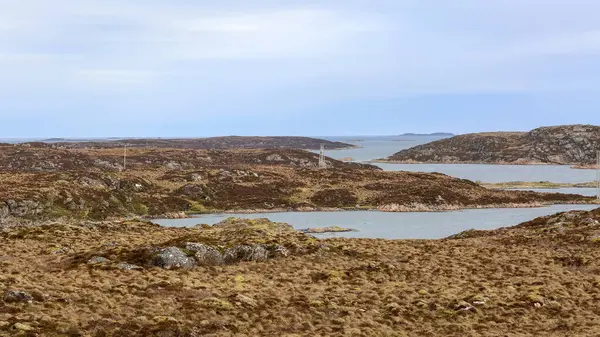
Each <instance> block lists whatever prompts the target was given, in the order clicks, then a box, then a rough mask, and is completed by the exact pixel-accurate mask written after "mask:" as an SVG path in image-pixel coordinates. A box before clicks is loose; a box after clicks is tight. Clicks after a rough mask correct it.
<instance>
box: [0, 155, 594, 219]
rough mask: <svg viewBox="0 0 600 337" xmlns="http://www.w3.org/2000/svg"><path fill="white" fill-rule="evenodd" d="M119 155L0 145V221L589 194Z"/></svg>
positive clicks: (286, 161)
mask: <svg viewBox="0 0 600 337" xmlns="http://www.w3.org/2000/svg"><path fill="white" fill-rule="evenodd" d="M122 160H123V158H122V152H121V150H119V149H93V150H91V149H88V150H80V149H75V150H73V149H56V148H52V147H50V146H47V145H44V144H41V145H40V146H37V147H36V146H32V145H21V146H4V147H0V183H1V184H0V221H2V220H5V221H4V222H6V219H10V218H14V217H18V218H28V219H35V220H40V219H48V218H56V217H63V216H64V217H77V218H91V219H106V218H110V217H123V216H130V215H137V216H154V217H155V216H160V215H163V216H175V215H176V216H180V212H188V213H205V212H214V211H241V210H257V209H260V210H296V209H299V210H307V209H319V208H338V209H340V208H345V209H376V208H378V207H384V206H386V205H400V206H406V207H407V209H410V208H411V207H412V205H415V204H419V205H423V206H424V207H430V208H434V209H436V208H437V209H450V208H453V209H454V208H475V207H486V206H487V207H491V206H498V205H507V206H509V205H514V204H529V205H537V204H539V203H573V202H578V203H588V202H592V200H593V198H585V197H582V196H577V195H566V194H537V193H533V192H514V191H497V190H490V189H486V188H484V187H481V186H479V185H477V184H475V183H473V182H470V181H468V180H463V179H456V178H452V177H449V176H446V175H443V174H437V173H412V172H384V171H381V170H380V169H378V168H377V167H375V166H370V165H363V164H357V163H344V162H341V161H337V160H333V159H327V160H326V164H327V167H328V168H327V169H317V164H318V155H316V154H314V153H310V152H306V151H302V150H227V151H222V150H218V151H217V150H209V151H206V150H187V149H131V150H130V151H129V154H128V159H127V170H126V171H124V172H123V171H121V170H120V169H121V168H122V167H121V165H122ZM406 207H405V208H406ZM397 209H398V210H401V209H404V208H403V207H399V208H397ZM173 214H174V215H173Z"/></svg>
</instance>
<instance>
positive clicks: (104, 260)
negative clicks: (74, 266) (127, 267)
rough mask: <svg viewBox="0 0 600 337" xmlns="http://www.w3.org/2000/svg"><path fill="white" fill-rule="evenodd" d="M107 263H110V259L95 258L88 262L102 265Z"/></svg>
mask: <svg viewBox="0 0 600 337" xmlns="http://www.w3.org/2000/svg"><path fill="white" fill-rule="evenodd" d="M106 262H110V260H109V259H107V258H105V257H102V256H94V257H92V258H91V259H89V260H88V262H87V263H88V264H100V263H106Z"/></svg>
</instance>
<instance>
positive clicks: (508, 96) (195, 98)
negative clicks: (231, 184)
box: [0, 0, 600, 138]
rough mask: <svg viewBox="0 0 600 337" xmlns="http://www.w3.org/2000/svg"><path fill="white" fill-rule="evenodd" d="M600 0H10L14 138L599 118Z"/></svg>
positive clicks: (393, 128)
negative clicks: (599, 14)
mask: <svg viewBox="0 0 600 337" xmlns="http://www.w3.org/2000/svg"><path fill="white" fill-rule="evenodd" d="M598 13H600V2H598V1H597V0H587V1H585V0H569V1H567V0H562V1H559V0H489V1H481V0H455V1H438V0H435V1H434V0H368V1H367V0H362V1H359V0H312V1H281V0H280V1H247V0H243V1H242V0H236V1H226V0H223V1H192V0H171V1H158V0H144V1H141V0H97V1H92V0H53V1H48V0H0V75H1V76H0V117H1V118H2V123H0V138H8V137H85V136H88V137H99V136H163V137H170V136H186V137H190V136H213V135H231V134H237V135H357V134H398V133H404V132H434V131H449V132H456V133H464V132H475V131H490V130H528V129H531V128H534V127H537V126H541V125H556V124H570V123H591V124H600V95H599V94H600V92H599V91H600V20H598Z"/></svg>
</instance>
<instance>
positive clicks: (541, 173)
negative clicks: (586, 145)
mask: <svg viewBox="0 0 600 337" xmlns="http://www.w3.org/2000/svg"><path fill="white" fill-rule="evenodd" d="M375 165H377V166H379V167H381V168H383V169H384V170H386V171H416V172H439V173H444V174H447V175H450V176H453V177H458V178H463V179H469V180H472V181H478V180H479V181H482V182H486V183H500V182H508V181H551V182H554V183H585V182H590V181H594V180H595V179H596V171H595V170H577V169H572V168H570V167H569V166H567V165H474V164H380V163H377V164H375Z"/></svg>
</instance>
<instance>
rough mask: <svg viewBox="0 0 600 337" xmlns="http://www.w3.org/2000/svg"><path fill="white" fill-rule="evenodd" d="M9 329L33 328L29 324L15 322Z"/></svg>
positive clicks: (25, 329)
mask: <svg viewBox="0 0 600 337" xmlns="http://www.w3.org/2000/svg"><path fill="white" fill-rule="evenodd" d="M11 329H12V330H13V331H33V330H35V329H34V328H33V327H32V326H31V325H29V324H25V323H15V324H14V325H13V326H12V327H11Z"/></svg>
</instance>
